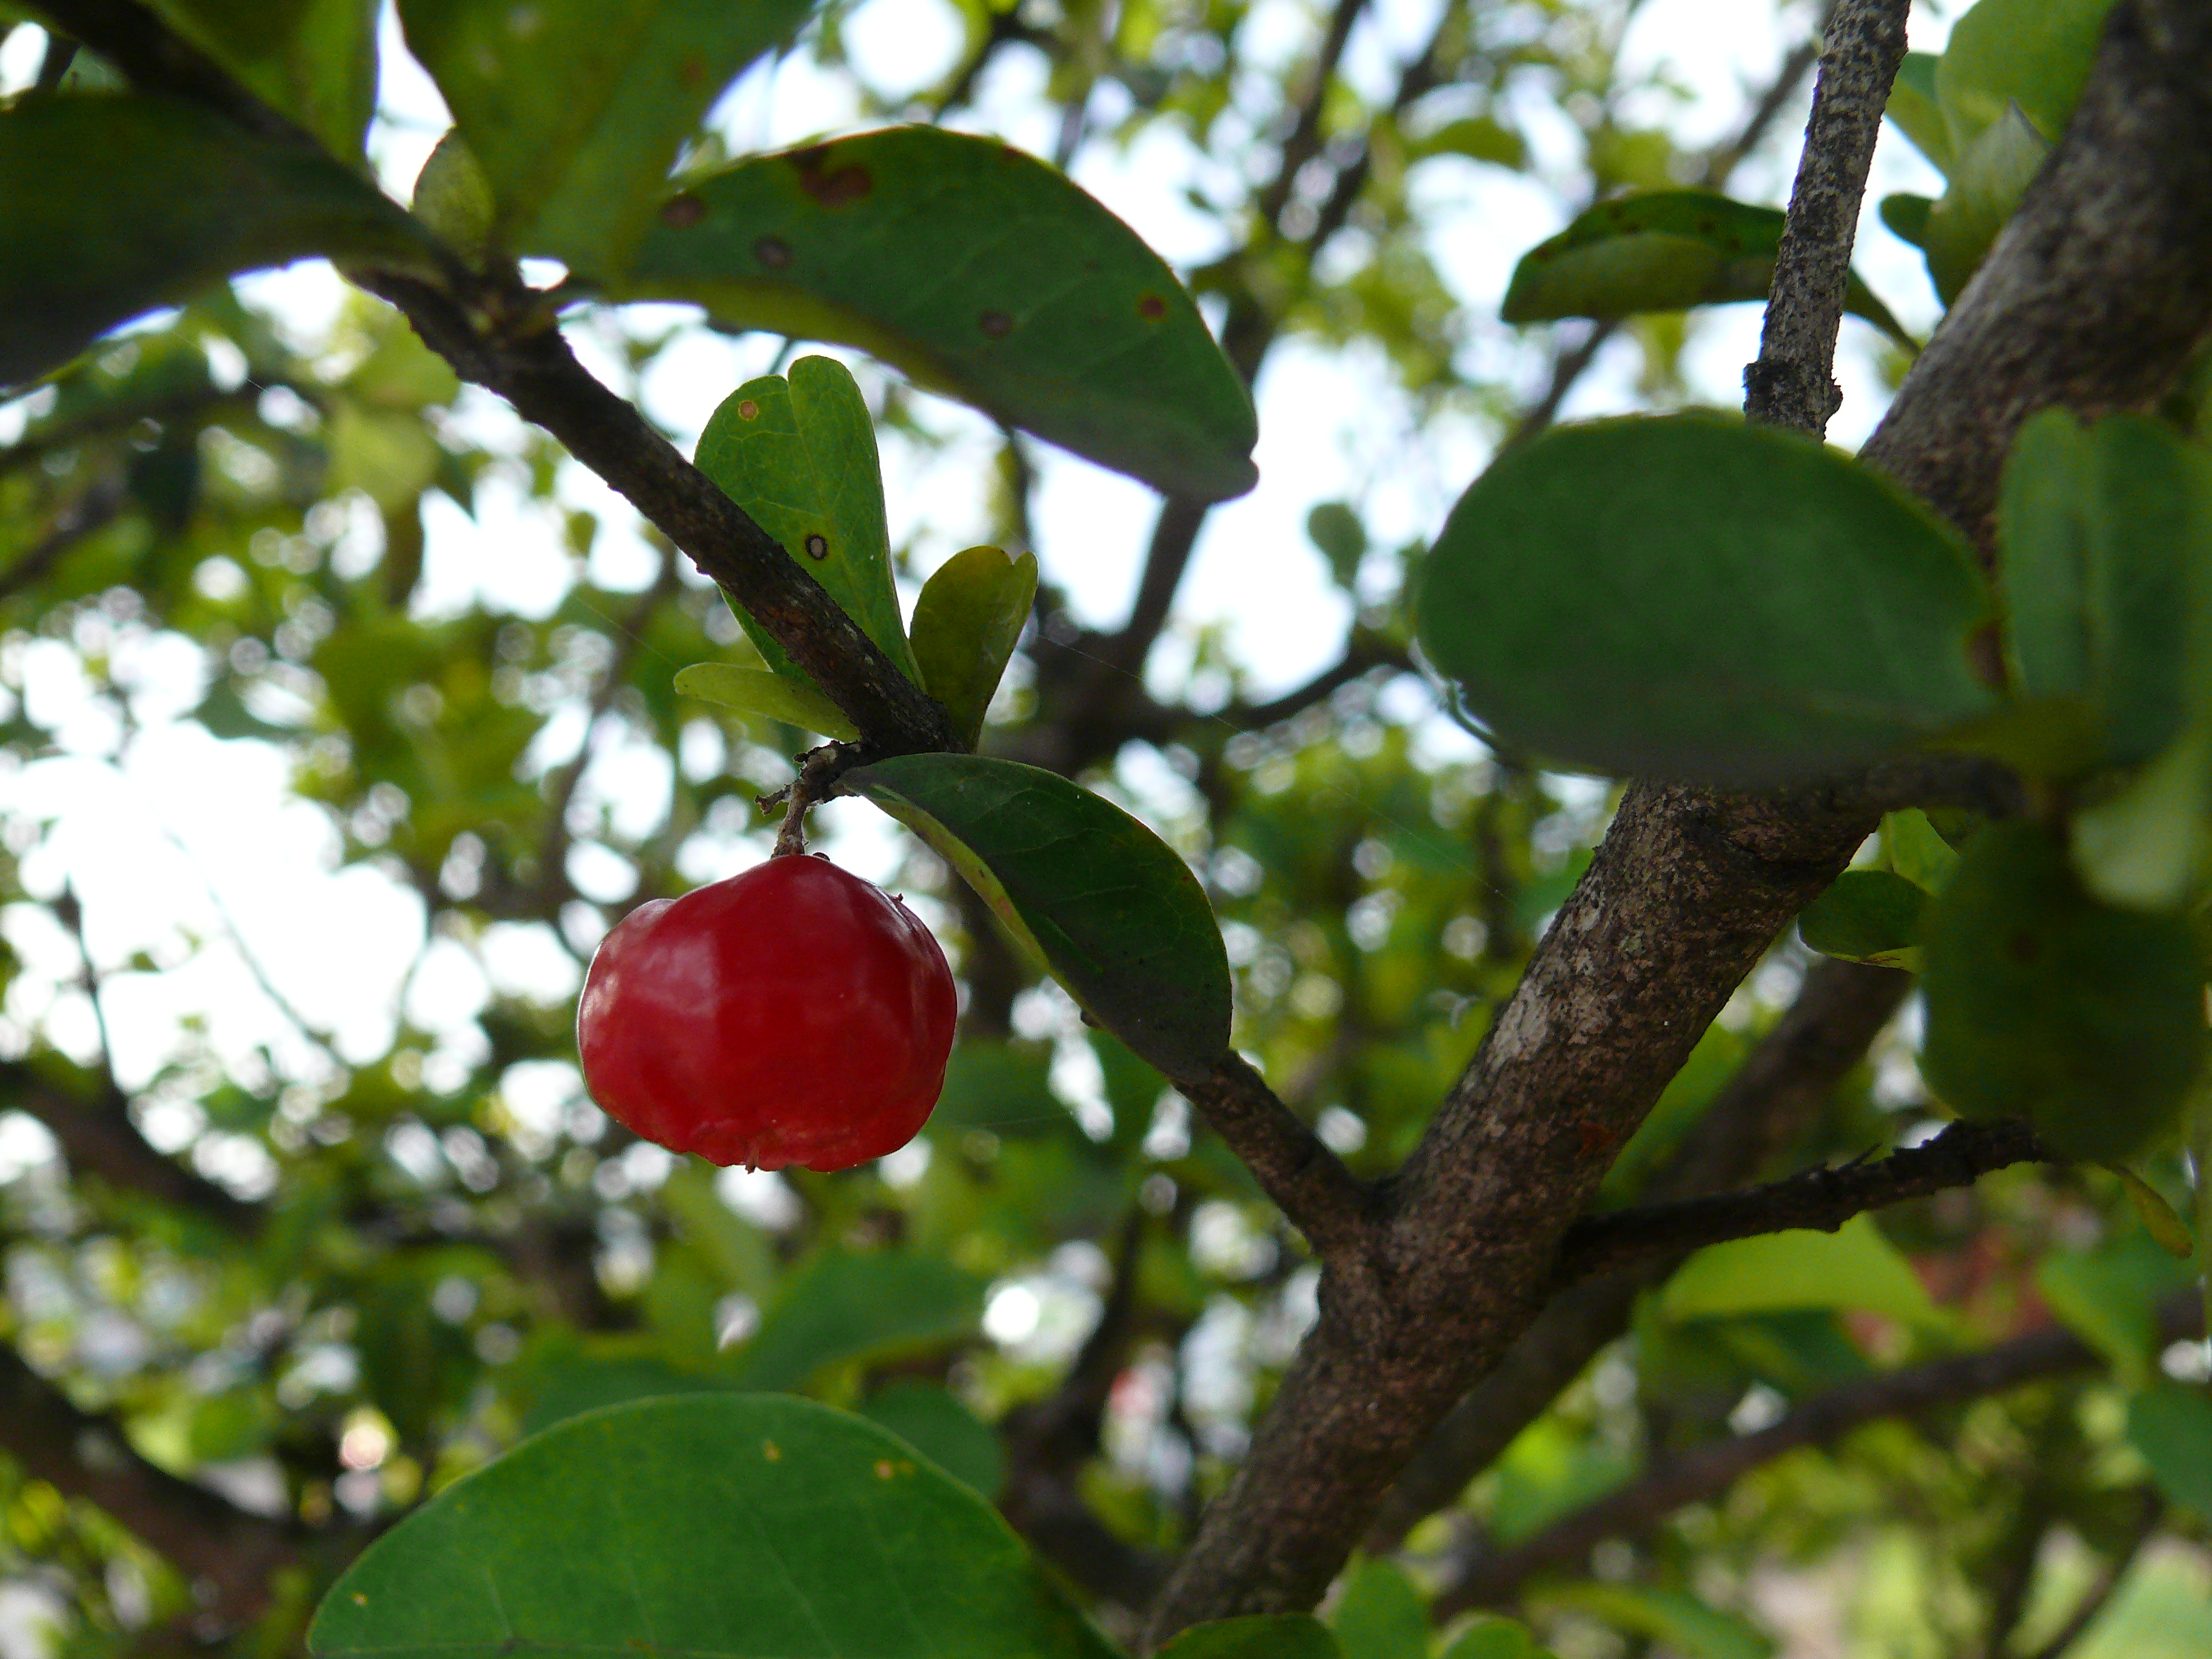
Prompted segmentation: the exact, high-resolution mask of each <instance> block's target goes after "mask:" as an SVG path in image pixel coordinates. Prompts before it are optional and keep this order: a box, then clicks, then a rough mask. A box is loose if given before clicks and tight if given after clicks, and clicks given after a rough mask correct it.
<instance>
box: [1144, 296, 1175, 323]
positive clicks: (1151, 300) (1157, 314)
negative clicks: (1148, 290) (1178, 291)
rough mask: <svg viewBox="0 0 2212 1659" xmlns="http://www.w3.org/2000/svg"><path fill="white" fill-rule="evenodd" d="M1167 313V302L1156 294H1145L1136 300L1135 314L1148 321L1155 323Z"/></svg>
mask: <svg viewBox="0 0 2212 1659" xmlns="http://www.w3.org/2000/svg"><path fill="white" fill-rule="evenodd" d="M1167 314H1168V302H1167V301H1165V300H1164V299H1162V298H1161V297H1160V296H1159V295H1157V294H1147V295H1143V296H1141V297H1140V298H1139V300H1138V301H1137V315H1139V317H1142V318H1143V319H1145V320H1146V322H1148V323H1157V322H1158V321H1159V319H1161V318H1163V317H1164V316H1166V315H1167Z"/></svg>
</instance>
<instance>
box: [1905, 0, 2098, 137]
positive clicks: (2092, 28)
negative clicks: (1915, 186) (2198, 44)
mask: <svg viewBox="0 0 2212 1659" xmlns="http://www.w3.org/2000/svg"><path fill="white" fill-rule="evenodd" d="M2111 9H2112V0H1980V3H1979V4H1978V5H1975V6H1973V7H1971V8H1970V9H1968V10H1967V11H1966V14H1965V15H1963V16H1961V17H1960V19H1959V21H1958V23H1957V24H1956V25H1955V26H1954V27H1953V29H1952V30H1951V38H1950V40H1949V41H1948V44H1947V45H1946V46H1945V47H1944V49H1943V56H1942V61H1941V62H1940V63H1938V64H1936V76H1935V93H1936V102H1937V104H1938V106H1940V107H1941V108H1942V113H1943V121H1944V126H1945V130H1946V131H1947V132H1948V136H1949V138H1950V143H1951V150H1952V153H1953V154H1954V155H1964V154H1965V153H1966V150H1967V149H1968V148H1969V147H1970V146H1971V145H1972V143H1974V141H1975V140H1976V139H1977V138H1978V137H1980V136H1981V134H1982V133H1983V131H1985V130H1986V129H1987V128H1989V127H1990V126H1992V125H1995V124H1996V122H1997V121H1999V120H2001V119H2002V118H2003V116H2004V113H2005V111H2006V109H2007V108H2008V107H2012V106H2017V107H2018V108H2019V109H2020V110H2021V112H2022V113H2023V114H2024V115H2025V116H2026V118H2027V120H2028V122H2029V123H2030V124H2031V125H2033V127H2034V128H2035V130H2036V131H2038V132H2039V133H2040V134H2041V135H2042V136H2043V137H2045V139H2048V140H2051V141H2052V142H2056V141H2057V138H2058V136H2059V135H2060V134H2061V133H2063V131H2065V130H2066V124H2067V122H2068V121H2069V120H2071V119H2072V118H2073V116H2074V106H2075V105H2076V104H2077V103H2079V102H2081V88H2082V87H2083V85H2084V84H2085V83H2087V81H2088V78H2089V65H2090V63H2091V62H2092V60H2093V59H2094V58H2095V57H2096V55H2097V37H2098V35H2099V34H2100V33H2101V32H2102V30H2103V28H2104V24H2105V14H2106V13H2107V12H2108V11H2110V10H2111ZM1916 142H1917V141H1916Z"/></svg>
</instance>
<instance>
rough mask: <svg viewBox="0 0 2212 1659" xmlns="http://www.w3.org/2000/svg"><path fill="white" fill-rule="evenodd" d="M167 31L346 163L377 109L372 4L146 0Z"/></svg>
mask: <svg viewBox="0 0 2212 1659" xmlns="http://www.w3.org/2000/svg"><path fill="white" fill-rule="evenodd" d="M149 5H150V9H152V10H154V11H155V12H156V13H158V14H159V15H160V16H161V20H162V21H164V22H166V23H167V24H168V26H169V27H171V28H173V29H174V30H176V32H177V33H179V34H181V35H183V36H184V37H185V39H186V40H190V41H191V43H192V44H193V45H194V46H197V47H199V49H200V50H201V51H203V52H205V53H207V55H208V56H209V57H210V58H214V59H215V61H216V63H218V64H222V67H223V68H224V69H226V70H229V71H230V72H231V74H233V75H234V76H237V78H238V79H239V80H240V81H241V82H244V83H245V84H246V87H247V88H249V89H250V90H252V93H253V94H255V95H256V96H257V97H258V98H259V99H260V100H261V101H262V102H264V104H267V105H268V106H270V108H271V109H274V110H277V111H280V112H283V114H286V115H289V116H290V117H291V118H293V119H294V120H295V121H297V122H298V123H299V124H300V125H301V126H303V127H305V128H307V131H310V132H312V133H313V134H314V135H315V137H318V138H319V139H321V140H322V141H323V143H324V145H325V147H326V148H327V149H329V150H330V152H331V154H332V155H336V156H337V157H338V158H339V159H340V160H341V161H353V160H355V159H356V158H357V157H358V156H359V155H361V153H362V140H363V139H364V138H366V137H368V118H369V116H370V115H371V114H372V113H373V112H374V110H375V108H376V11H377V0H149Z"/></svg>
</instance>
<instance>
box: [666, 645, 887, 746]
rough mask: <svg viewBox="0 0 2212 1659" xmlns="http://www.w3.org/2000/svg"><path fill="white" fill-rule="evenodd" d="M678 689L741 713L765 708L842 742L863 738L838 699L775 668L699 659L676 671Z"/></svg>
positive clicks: (788, 721) (768, 712)
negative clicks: (832, 698) (824, 694)
mask: <svg viewBox="0 0 2212 1659" xmlns="http://www.w3.org/2000/svg"><path fill="white" fill-rule="evenodd" d="M676 689H677V690H678V691H679V692H681V693H682V694H683V695H684V696H687V697H696V698H698V699H699V701H700V702H711V703H713V704H714V705H715V706H716V707H717V708H734V709H736V710H737V711H738V713H739V714H764V715H766V716H767V717H768V718H769V719H770V720H782V721H784V722H785V723H786V724H787V725H791V726H798V727H799V729H800V730H801V731H805V732H820V733H821V734H822V735H823V737H825V738H836V739H838V740H839V741H840V742H842V743H858V742H859V741H860V728H859V727H857V726H854V724H853V722H852V721H850V720H847V719H846V718H845V714H844V711H843V710H842V709H841V708H838V707H837V705H836V703H834V702H830V701H829V698H827V697H825V696H823V695H822V694H821V693H820V692H819V691H817V690H815V689H814V688H813V687H812V686H811V685H802V684H799V682H798V681H797V680H792V679H786V678H784V677H783V676H782V675H781V674H779V673H776V672H775V671H773V670H771V669H767V668H743V667H740V666H738V665H737V664H735V663H727V662H695V663H693V664H692V665H690V667H689V668H679V669H678V670H677V671H676Z"/></svg>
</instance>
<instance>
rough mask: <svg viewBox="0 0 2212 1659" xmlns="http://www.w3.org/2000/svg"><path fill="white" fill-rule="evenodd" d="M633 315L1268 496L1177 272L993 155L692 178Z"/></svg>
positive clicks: (900, 134) (953, 150) (788, 162)
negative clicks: (878, 361) (839, 351)
mask: <svg viewBox="0 0 2212 1659" xmlns="http://www.w3.org/2000/svg"><path fill="white" fill-rule="evenodd" d="M619 296H620V297H623V298H628V299H665V300H688V301H696V303H698V304H700V305H703V306H705V307H707V308H708V311H709V312H711V313H713V314H714V317H715V319H717V320H718V321H720V322H721V323H724V324H726V325H730V326H732V327H739V328H758V329H769V330H773V331H777V332H781V333H785V334H792V335H796V336H799V337H802V338H805V339H810V340H832V341H836V342H839V343H842V344H846V345H852V346H858V347H860V349H863V350H865V351H868V352H872V354H874V355H875V356H878V357H880V358H882V359H883V360H884V362H889V363H891V364H893V365H895V366H896V367H897V368H900V369H901V370H902V371H903V372H904V373H905V374H908V376H910V377H911V378H912V379H913V380H915V382H916V383H917V384H919V385H921V386H926V387H927V388H928V389H930V390H931V391H933V392H943V393H945V395H947V396H949V397H954V398H961V399H963V400H964V401H965V402H968V403H971V404H975V405H976V406H977V407H978V408H981V409H983V410H987V411H988V412H989V413H990V414H992V415H994V416H997V417H998V418H999V419H1000V420H1002V421H1004V422H1006V423H1007V424H1009V425H1012V426H1018V427H1023V428H1027V429H1028V430H1030V431H1031V432H1034V433H1036V435H1038V436H1039V437H1042V438H1048V439H1049V440H1051V441H1053V442H1054V443H1056V444H1060V445H1063V446H1065V447H1067V448H1069V449H1072V450H1073V451H1074V452H1075V453H1077V454H1079V455H1082V456H1085V457H1086V458H1087V459H1091V460H1094V461H1097V463H1099V464H1100V465H1103V466H1109V467H1112V468H1114V469H1115V471H1121V472H1127V473H1130V474H1132V475H1133V476H1134V477H1139V478H1142V479H1143V480H1144V481H1145V482H1146V483H1149V484H1152V486H1153V487H1154V488H1156V489H1161V490H1164V491H1166V492H1167V493H1169V494H1170V495H1182V496H1186V497H1188V498H1190V499H1192V500H1194V501H1218V500H1220V499H1222V498H1223V497H1225V496H1229V495H1241V494H1242V493H1243V492H1244V491H1245V490H1247V489H1250V488H1251V487H1252V484H1253V483H1254V481H1255V479H1256V477H1258V473H1257V472H1256V471H1255V469H1254V467H1253V465H1252V461H1251V451H1252V445H1253V442H1254V441H1255V436H1256V435H1257V430H1258V428H1257V427H1256V425H1255V421H1254V417H1253V413H1252V402H1251V399H1250V398H1249V396H1248V395H1247V394H1246V392H1245V390H1244V386H1243V382H1242V381H1241V380H1238V379H1237V373H1236V371H1235V370H1234V369H1233V368H1231V367H1230V365H1229V362H1228V360H1227V359H1226V358H1225V357H1224V356H1222V355H1221V351H1220V349H1219V348H1218V347H1217V346H1216V345H1215V344H1214V343H1213V339H1212V336H1211V335H1209V334H1208V333H1207V332H1206V324H1205V322H1204V320H1203V319H1200V316H1199V314H1198V307H1196V306H1195V305H1194V304H1193V303H1192V302H1191V299H1190V296H1189V295H1188V294H1186V293H1184V292H1183V289H1182V286H1181V285H1180V284H1179V283H1177V282H1176V278H1175V275H1174V273H1173V272H1172V271H1170V270H1169V269H1168V268H1167V266H1166V265H1165V264H1162V263H1161V261H1160V258H1159V257H1158V255H1157V254H1155V253H1154V252H1152V250H1151V249H1150V248H1148V247H1146V246H1145V245H1144V243H1142V242H1141V241H1139V240H1138V239H1137V237H1136V235H1135V234H1134V233H1133V232H1132V231H1131V230H1130V229H1129V228H1128V227H1127V226H1126V225H1124V224H1123V223H1122V222H1121V221H1120V220H1118V219H1116V218H1115V217H1114V216H1113V215H1112V214H1110V213H1109V212H1107V210H1105V209H1104V208H1103V207H1101V206H1100V205H1099V204H1097V202H1096V201H1094V200H1092V199H1091V197H1089V196H1087V195H1085V193H1084V192H1083V191H1080V190H1079V189H1077V188H1076V186H1075V185H1072V184H1070V183H1069V182H1068V181H1067V179H1066V178H1064V177H1062V176H1061V175H1060V173H1057V172H1055V171H1054V170H1053V169H1052V168H1050V167H1046V166H1045V165H1044V164H1043V163H1042V162H1041V161H1036V160H1034V159H1032V158H1031V157H1030V156H1027V155H1023V154H1021V153H1020V152H1019V151H1018V150H1014V149H1008V148H1007V147H1006V145H1004V144H1001V143H998V142H996V141H995V140H991V139H985V138H977V137H969V136H968V135H966V134H963V133H956V132H948V131H944V130H943V129H941V128H938V127H895V128H892V129H890V130H889V131H883V132H870V133H861V134H859V135H856V136H855V137H849V138H840V139H836V140H834V141H833V142H831V143H825V144H816V145H811V146H810V147H809V148H807V149H799V150H793V151H789V152H787V153H785V154H781V155H762V156H756V157H754V158H753V159H751V160H750V161H744V162H743V163H740V164H739V165H738V166H737V167H732V168H730V169H729V170H728V171H726V172H723V173H715V174H714V175H712V176H710V177H708V178H704V179H694V180H691V181H690V183H689V185H687V186H686V188H685V190H684V193H683V194H681V195H679V196H678V197H676V198H675V199H674V200H673V201H671V202H670V203H669V204H668V205H667V207H665V209H664V210H662V212H661V216H660V222H659V224H658V225H656V226H655V227H654V228H653V232H652V234H650V235H649V236H648V237H647V239H646V241H645V243H644V246H642V247H641V249H640V251H639V254H638V260H637V267H636V271H635V275H634V276H632V277H631V278H630V279H629V281H628V282H627V283H624V284H623V285H622V286H621V288H620V289H619Z"/></svg>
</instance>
